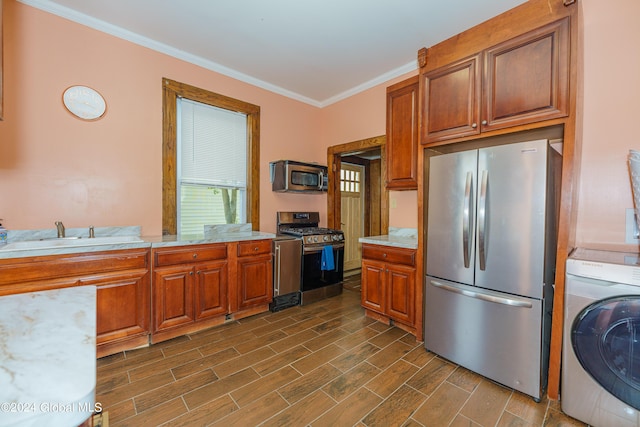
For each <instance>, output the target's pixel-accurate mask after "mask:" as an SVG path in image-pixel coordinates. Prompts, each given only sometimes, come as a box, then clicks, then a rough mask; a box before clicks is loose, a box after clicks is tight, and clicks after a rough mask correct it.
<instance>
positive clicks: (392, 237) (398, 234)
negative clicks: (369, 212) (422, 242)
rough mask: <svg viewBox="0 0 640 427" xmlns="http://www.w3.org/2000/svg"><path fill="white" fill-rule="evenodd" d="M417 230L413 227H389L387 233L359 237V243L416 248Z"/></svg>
mask: <svg viewBox="0 0 640 427" xmlns="http://www.w3.org/2000/svg"><path fill="white" fill-rule="evenodd" d="M417 234H418V232H417V230H416V229H415V228H396V227H389V234H384V235H381V236H367V237H360V239H358V241H359V242H360V243H368V244H371V245H382V246H394V247H397V248H406V249H418V235H417Z"/></svg>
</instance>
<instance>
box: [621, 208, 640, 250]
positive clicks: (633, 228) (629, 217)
mask: <svg viewBox="0 0 640 427" xmlns="http://www.w3.org/2000/svg"><path fill="white" fill-rule="evenodd" d="M624 234H625V239H624V241H625V243H636V244H638V243H640V231H639V230H638V223H637V222H636V211H635V209H633V208H627V211H626V227H625V233H624Z"/></svg>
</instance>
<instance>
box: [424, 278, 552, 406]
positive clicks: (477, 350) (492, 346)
mask: <svg viewBox="0 0 640 427" xmlns="http://www.w3.org/2000/svg"><path fill="white" fill-rule="evenodd" d="M425 282H426V283H425V320H424V345H425V348H426V349H427V350H429V351H432V352H434V353H436V354H438V355H440V356H442V357H444V358H446V359H449V360H450V361H452V362H455V363H457V364H459V365H462V366H464V367H466V368H467V369H470V370H472V371H474V372H477V373H479V374H480V375H483V376H485V377H487V378H490V379H492V380H494V381H496V382H498V383H501V384H504V385H506V386H507V387H511V388H513V389H515V390H518V391H521V392H523V393H525V394H528V395H530V396H532V397H533V398H535V399H540V395H541V392H542V390H541V389H542V388H543V387H541V385H542V380H541V372H542V364H543V363H542V354H541V353H542V351H541V349H542V347H543V345H542V301H541V300H536V299H531V298H523V297H516V296H513V295H508V294H503V293H499V292H495V291H487V290H484V289H481V288H477V287H475V286H467V285H461V284H458V283H454V282H449V281H445V280H441V279H437V278H434V277H430V276H426V281H425ZM545 375H546V374H545Z"/></svg>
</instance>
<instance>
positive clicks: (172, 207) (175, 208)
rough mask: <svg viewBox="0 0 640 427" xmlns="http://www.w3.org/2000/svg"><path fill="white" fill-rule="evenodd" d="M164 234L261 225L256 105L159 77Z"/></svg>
mask: <svg viewBox="0 0 640 427" xmlns="http://www.w3.org/2000/svg"><path fill="white" fill-rule="evenodd" d="M163 83H164V84H163V89H164V90H163V94H164V96H163V133H164V134H163V142H164V145H163V214H162V232H163V234H178V233H180V234H193V233H202V231H203V225H205V224H226V223H244V222H251V223H252V224H253V229H254V230H257V229H259V212H258V205H259V177H260V171H259V159H258V152H259V151H258V147H259V120H260V107H258V106H255V105H252V104H248V103H245V102H242V101H238V100H235V99H232V98H228V97H225V96H223V95H219V94H215V93H212V92H209V91H206V90H203V89H198V88H196V87H193V86H189V85H185V84H183V83H178V82H174V81H172V80H168V79H164V80H163Z"/></svg>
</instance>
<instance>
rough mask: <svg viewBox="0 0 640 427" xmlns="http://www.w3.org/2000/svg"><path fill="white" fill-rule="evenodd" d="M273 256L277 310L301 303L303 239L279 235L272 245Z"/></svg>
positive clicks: (273, 309) (272, 304) (273, 303)
mask: <svg viewBox="0 0 640 427" xmlns="http://www.w3.org/2000/svg"><path fill="white" fill-rule="evenodd" d="M271 255H272V257H273V301H272V302H271V304H269V310H271V311H273V312H276V311H280V310H283V309H285V308H288V307H293V306H296V305H300V289H301V286H300V282H301V272H302V264H301V260H302V241H301V240H300V239H296V238H295V237H292V236H277V237H276V238H275V239H274V240H273V244H272V245H271Z"/></svg>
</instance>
